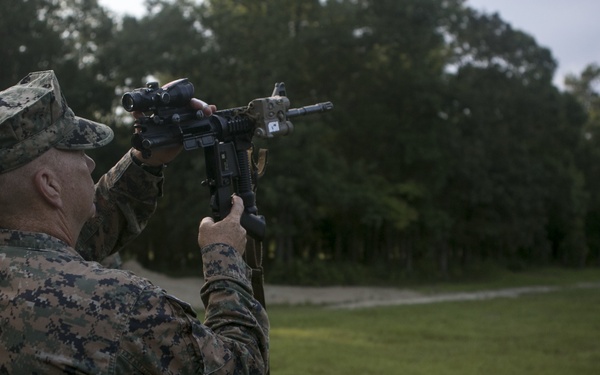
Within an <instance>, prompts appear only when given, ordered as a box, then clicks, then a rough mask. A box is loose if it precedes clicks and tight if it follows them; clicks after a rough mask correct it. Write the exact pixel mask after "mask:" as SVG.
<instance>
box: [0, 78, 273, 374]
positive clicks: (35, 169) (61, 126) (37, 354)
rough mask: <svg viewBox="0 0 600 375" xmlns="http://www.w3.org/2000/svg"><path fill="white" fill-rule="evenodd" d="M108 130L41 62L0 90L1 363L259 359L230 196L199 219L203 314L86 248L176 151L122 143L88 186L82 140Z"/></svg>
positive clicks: (129, 234)
mask: <svg viewBox="0 0 600 375" xmlns="http://www.w3.org/2000/svg"><path fill="white" fill-rule="evenodd" d="M191 105H192V106H193V107H195V108H196V109H202V110H203V111H204V112H205V113H206V114H207V115H210V114H211V113H212V112H213V111H214V106H207V105H205V104H204V103H202V102H200V101H198V100H192V103H191ZM112 137H113V133H112V130H111V129H110V128H109V127H107V126H105V125H102V124H99V123H95V122H92V121H89V120H86V119H83V118H79V117H76V116H75V115H74V114H73V111H72V110H71V109H70V108H69V107H68V106H67V103H66V101H65V98H64V96H63V95H62V93H61V90H60V86H59V83H58V80H57V78H56V76H55V75H54V72H52V71H44V72H35V73H30V74H29V75H27V76H26V77H25V78H23V79H22V80H21V81H20V82H19V83H18V84H17V85H15V86H13V87H10V88H8V89H6V90H4V91H2V92H0V373H3V374H4V373H6V374H24V373H27V374H32V373H38V374H58V373H60V374H63V373H81V374H87V373H89V374H91V373H93V374H138V373H139V374H192V373H193V374H217V373H227V374H245V373H252V374H263V373H266V372H267V366H268V365H267V363H268V330H269V322H268V318H267V315H266V312H265V310H264V309H263V307H262V306H261V305H260V303H258V302H257V301H256V300H255V299H254V297H253V296H252V288H251V284H250V281H249V278H248V268H247V265H246V264H245V263H244V261H243V260H242V257H241V253H242V252H243V251H244V249H245V243H246V236H245V230H244V229H243V228H242V227H241V226H240V224H239V219H240V215H241V213H242V211H243V204H242V202H241V199H240V198H239V197H233V198H232V199H233V207H232V210H231V214H230V215H229V216H228V217H227V218H225V219H224V220H222V221H220V222H217V223H215V222H214V221H213V220H212V219H211V218H204V219H203V220H202V221H201V223H200V227H199V234H198V244H199V246H200V248H201V252H202V261H203V264H204V278H205V285H204V286H203V287H202V289H201V296H202V301H203V303H204V305H205V307H206V312H205V322H204V324H202V323H201V322H200V321H199V320H198V319H197V317H196V314H195V312H194V311H193V310H192V308H191V307H190V306H189V305H188V304H187V303H185V302H182V301H180V300H178V299H177V298H175V297H173V296H171V295H169V294H168V293H167V292H166V291H164V290H163V289H161V288H160V287H157V286H154V285H152V283H150V282H149V281H148V280H145V279H142V278H140V277H137V276H135V275H133V274H132V273H130V272H128V271H122V270H116V269H107V268H104V267H102V266H101V265H100V264H98V263H96V262H95V261H98V260H102V259H104V258H105V257H106V256H108V255H110V254H112V253H115V252H116V251H118V250H119V249H121V248H122V247H123V246H124V245H126V244H127V243H128V242H129V241H130V240H131V239H133V238H134V237H135V236H136V235H137V234H139V232H140V231H141V230H142V228H143V227H144V226H145V224H146V222H147V220H148V218H149V216H150V215H151V214H152V213H153V212H154V209H155V207H156V201H157V198H158V197H159V196H160V195H161V188H162V180H163V178H162V172H161V171H162V165H163V164H164V163H166V162H169V161H171V160H172V159H173V158H174V157H175V155H176V154H177V152H178V151H180V150H173V149H171V150H166V151H163V152H156V153H153V156H152V158H150V159H147V160H144V159H141V155H139V154H137V153H136V151H135V150H131V151H130V152H128V153H127V154H126V155H125V156H124V157H123V158H122V159H121V160H120V161H119V162H118V163H117V164H116V165H115V166H114V167H113V168H112V169H111V170H110V171H109V172H108V173H107V174H105V175H104V176H103V177H102V178H101V179H100V181H99V182H98V183H97V184H96V185H95V186H94V183H93V181H92V178H91V172H92V170H93V169H94V167H95V164H94V161H93V160H92V159H91V158H90V157H88V156H87V155H86V154H85V150H86V149H92V148H96V147H100V146H103V145H105V144H107V143H108V142H110V141H111V139H112ZM154 154H156V155H154Z"/></svg>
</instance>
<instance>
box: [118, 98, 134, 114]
mask: <svg viewBox="0 0 600 375" xmlns="http://www.w3.org/2000/svg"><path fill="white" fill-rule="evenodd" d="M121 104H122V105H123V108H125V110H126V111H127V112H131V111H133V107H134V106H135V101H134V100H133V97H132V96H131V94H125V95H123V98H122V99H121Z"/></svg>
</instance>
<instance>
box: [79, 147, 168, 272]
mask: <svg viewBox="0 0 600 375" xmlns="http://www.w3.org/2000/svg"><path fill="white" fill-rule="evenodd" d="M162 187H163V177H162V175H161V176H155V175H153V174H151V173H148V172H146V171H144V170H143V169H142V168H141V167H140V166H138V165H137V164H136V163H135V162H133V159H132V156H131V152H128V153H127V154H125V156H123V157H122V158H121V160H119V161H118V162H117V164H116V165H115V166H114V167H113V168H111V170H110V171H108V172H107V173H106V174H104V175H103V176H102V177H101V178H100V180H99V181H98V183H97V184H96V197H95V204H96V216H95V217H94V218H92V219H90V220H89V221H88V222H87V223H86V224H85V225H84V227H83V229H82V230H81V233H80V234H79V240H78V242H77V246H76V247H77V251H78V252H79V254H80V255H81V256H82V257H83V258H84V259H86V260H93V261H97V262H100V261H102V260H103V259H104V258H106V257H107V256H109V255H111V254H113V253H115V252H117V251H119V250H121V249H123V247H125V246H126V245H127V244H128V243H129V242H131V241H132V240H133V239H134V238H136V237H137V236H138V235H139V234H140V233H141V232H142V230H143V229H144V228H145V227H146V224H147V223H148V220H149V219H150V217H151V216H152V214H153V213H154V211H155V209H156V204H157V198H158V197H160V196H162Z"/></svg>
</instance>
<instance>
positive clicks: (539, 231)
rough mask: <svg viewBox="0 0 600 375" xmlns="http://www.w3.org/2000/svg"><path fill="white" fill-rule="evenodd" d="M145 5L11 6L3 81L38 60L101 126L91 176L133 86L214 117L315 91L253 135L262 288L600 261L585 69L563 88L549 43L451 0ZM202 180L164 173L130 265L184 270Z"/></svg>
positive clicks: (124, 132)
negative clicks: (307, 110) (315, 107)
mask: <svg viewBox="0 0 600 375" xmlns="http://www.w3.org/2000/svg"><path fill="white" fill-rule="evenodd" d="M147 9H148V13H147V14H145V15H144V16H141V17H139V18H134V17H129V16H127V17H124V18H121V19H113V18H111V17H110V15H109V14H108V13H107V12H106V11H105V10H104V9H102V8H101V7H100V6H99V5H98V3H97V1H96V0H65V1H56V0H27V1H22V0H19V1H17V0H7V2H6V4H5V12H3V14H2V15H0V32H1V34H0V35H2V38H1V39H0V47H2V50H3V51H4V53H5V58H4V59H2V61H1V62H0V67H1V68H2V69H0V83H1V84H2V85H3V87H6V86H9V85H10V84H12V83H14V82H16V81H17V80H18V79H19V78H20V77H22V76H24V75H25V74H26V73H27V72H28V71H33V70H39V69H54V70H55V71H56V72H57V74H58V76H59V79H60V81H61V85H62V86H63V88H64V91H65V94H66V96H67V99H68V101H69V104H70V106H71V107H73V109H74V110H75V112H76V113H78V114H80V115H83V116H89V117H92V118H95V119H97V120H99V121H103V122H105V123H107V124H109V125H110V126H112V127H113V129H115V132H116V133H117V137H116V138H117V140H116V141H115V142H114V143H113V144H112V145H111V146H109V147H105V148H102V149H100V150H97V151H94V152H93V153H92V154H93V156H94V158H95V159H96V161H97V170H96V172H95V175H96V176H99V175H100V174H101V173H103V172H105V171H106V170H107V169H108V168H109V167H110V166H111V165H112V164H114V162H115V161H116V160H118V158H119V157H120V155H122V154H123V153H124V152H126V150H127V149H128V148H129V144H128V139H129V133H130V132H131V131H130V129H128V127H127V126H122V125H123V124H124V125H127V117H123V114H122V113H119V111H118V106H119V97H120V94H122V92H123V91H124V90H128V89H132V88H135V87H140V86H142V85H144V83H145V81H146V80H148V79H149V78H154V79H158V80H160V81H161V82H162V83H166V82H168V81H170V80H172V79H175V78H179V77H187V78H189V79H190V80H191V82H193V83H194V84H195V85H196V95H197V96H198V97H201V98H202V99H204V100H206V101H208V102H211V103H216V104H218V106H219V108H221V109H224V108H229V107H238V106H241V105H245V104H247V103H248V102H249V101H250V100H251V99H254V98H256V97H263V96H267V95H269V94H270V93H271V91H272V85H273V83H275V82H281V81H285V83H286V87H287V90H288V95H289V97H290V99H291V101H292V105H293V106H302V105H307V104H312V103H315V102H321V101H326V100H331V101H332V102H333V103H334V105H335V110H334V111H333V112H331V113H328V114H325V115H322V116H314V117H310V118H302V119H297V120H295V121H294V123H295V129H296V130H295V132H294V134H293V135H291V136H289V137H286V138H282V139H276V140H273V141H270V142H263V141H260V142H258V141H257V144H256V147H257V148H259V147H267V148H269V150H270V151H269V152H270V162H269V167H268V168H267V174H266V176H265V177H264V178H263V179H262V180H261V181H260V184H259V190H258V206H259V209H260V211H261V213H262V214H263V215H265V217H266V218H267V221H268V234H267V239H266V242H265V249H266V254H267V258H266V260H265V261H266V262H267V265H266V266H267V267H266V268H267V275H268V273H269V270H270V269H273V268H274V267H277V271H276V273H274V274H273V275H272V276H273V278H274V279H277V280H279V279H280V278H281V277H285V275H288V277H289V279H288V280H287V281H288V282H293V281H294V280H293V279H292V277H294V275H306V272H304V270H305V269H306V268H307V267H309V268H314V270H313V271H311V272H310V273H309V274H310V275H311V276H310V277H309V278H310V279H315V278H316V280H317V281H318V280H326V281H328V282H335V280H339V282H354V281H352V280H355V278H352V277H351V276H350V275H349V274H350V273H352V272H354V273H355V274H357V275H361V277H369V273H372V271H373V270H376V271H377V272H378V273H380V274H381V275H382V276H381V278H382V279H385V280H404V279H406V278H408V279H410V278H414V277H421V276H422V275H423V274H426V275H429V276H430V277H433V278H438V277H439V278H453V277H455V276H456V275H459V274H463V273H465V272H468V270H471V269H474V268H476V267H477V266H478V265H480V264H487V263H489V262H492V263H496V264H499V265H501V266H504V267H509V268H512V269H522V268H526V267H530V266H533V265H543V264H559V265H565V266H573V267H584V266H587V265H592V264H600V234H599V233H600V196H599V192H600V180H598V176H599V175H600V174H599V173H597V171H596V168H597V167H596V166H597V165H600V163H598V161H599V158H600V154H599V153H598V151H597V150H599V149H600V148H599V147H598V144H597V142H598V140H599V139H600V133H599V131H598V129H600V127H599V126H598V121H599V120H598V119H599V118H600V115H599V113H600V110H599V109H598V108H599V105H598V103H599V102H598V86H597V82H598V81H597V78H598V76H599V73H598V71H599V70H598V66H597V65H590V67H589V68H588V69H587V70H586V71H584V72H583V73H582V75H581V77H577V76H572V77H570V79H569V81H568V82H567V91H565V92H562V91H560V90H559V89H558V88H556V87H555V86H553V84H552V77H553V74H554V71H555V68H556V61H555V60H554V58H553V56H552V53H551V51H550V50H548V49H547V48H543V47H541V46H539V45H538V44H537V42H536V41H535V39H534V38H533V37H532V36H530V35H528V34H527V33H526V32H523V31H521V30H516V29H514V28H512V26H511V25H510V24H508V23H506V22H505V21H504V20H502V19H501V18H500V17H499V16H498V15H497V14H493V15H488V14H482V13H478V12H476V11H474V10H473V9H471V8H469V7H468V6H467V5H465V2H464V1H462V0H447V1H442V2H440V1H436V0H377V1H374V0H335V1H333V0H331V1H319V0H310V1H305V0H303V1H300V0H289V1H280V0H265V1H261V2H242V1H234V0H207V1H202V2H197V1H194V0H176V1H166V0H148V1H147ZM84 15H85V17H84ZM121 112H122V111H121ZM129 121H131V120H130V119H129ZM203 175H204V166H203V156H202V155H201V153H199V152H198V153H192V152H190V153H184V154H183V155H181V156H180V157H179V158H178V160H176V161H175V162H174V163H172V164H171V165H170V166H169V167H168V168H167V171H166V183H165V195H164V198H163V199H161V201H160V203H159V207H158V209H157V213H156V215H155V217H154V219H153V220H152V222H151V223H150V224H149V227H148V229H147V230H146V231H145V232H144V233H143V234H142V236H141V237H140V238H139V240H138V241H136V243H134V244H132V246H131V247H130V248H129V249H128V250H127V254H126V256H135V257H137V258H138V259H139V260H140V261H142V262H143V263H144V264H145V265H147V266H153V267H161V268H163V269H164V270H170V271H172V272H174V271H179V272H185V268H186V267H187V265H188V264H195V262H190V260H194V259H196V258H197V257H198V256H199V255H198V250H197V246H196V244H195V238H196V236H195V234H194V233H196V231H197V225H198V222H199V219H200V218H201V217H202V216H203V215H206V214H208V209H207V208H208V192H207V191H205V188H203V187H201V186H199V185H200V181H202V179H203ZM369 269H370V271H368V272H365V273H363V271H361V270H369ZM319 270H320V271H321V272H320V271H319ZM328 270H331V272H328ZM350 270H351V271H350ZM287 271H289V272H287ZM315 275H316V276H315ZM298 279H302V280H304V279H305V278H304V277H301V276H298ZM297 281H299V282H300V280H297Z"/></svg>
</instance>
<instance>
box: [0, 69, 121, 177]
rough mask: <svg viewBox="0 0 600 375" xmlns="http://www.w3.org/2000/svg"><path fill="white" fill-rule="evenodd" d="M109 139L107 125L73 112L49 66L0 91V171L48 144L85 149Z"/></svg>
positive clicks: (25, 160) (31, 156) (15, 165)
mask: <svg viewBox="0 0 600 375" xmlns="http://www.w3.org/2000/svg"><path fill="white" fill-rule="evenodd" d="M112 139H113V131H112V130H111V129H110V128H109V127H108V126H106V125H103V124H99V123H97V122H93V121H90V120H86V119H83V118H81V117H77V116H75V114H74V113H73V111H72V110H71V109H70V108H69V107H68V105H67V102H66V100H65V98H64V96H63V94H62V91H61V89H60V85H59V84H58V80H57V78H56V75H55V74H54V72H53V71H52V70H47V71H42V72H33V73H29V74H28V75H27V76H26V77H25V78H23V79H22V80H21V81H19V83H18V84H16V85H15V86H12V87H9V88H8V89H6V90H4V91H0V173H3V172H7V171H10V170H13V169H15V168H18V167H20V166H21V165H24V164H26V163H28V162H30V161H31V160H33V159H35V158H37V157H38V156H40V155H41V154H43V153H44V152H46V151H48V150H49V149H50V148H51V147H56V148H59V149H72V150H85V149H91V148H96V147H100V146H103V145H105V144H107V143H109V142H110V141H111V140H112Z"/></svg>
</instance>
